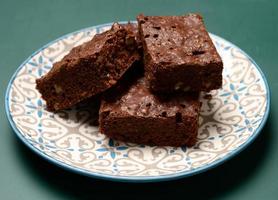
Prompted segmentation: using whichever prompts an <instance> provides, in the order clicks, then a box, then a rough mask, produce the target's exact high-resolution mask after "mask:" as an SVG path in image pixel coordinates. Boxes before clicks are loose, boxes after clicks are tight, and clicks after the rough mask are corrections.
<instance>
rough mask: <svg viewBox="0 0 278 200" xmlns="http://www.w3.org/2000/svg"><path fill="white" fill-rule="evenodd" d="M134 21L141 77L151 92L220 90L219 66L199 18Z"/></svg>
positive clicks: (144, 17) (145, 18)
mask: <svg viewBox="0 0 278 200" xmlns="http://www.w3.org/2000/svg"><path fill="white" fill-rule="evenodd" d="M137 21H138V24H139V34H140V38H141V40H142V43H143V49H144V63H145V71H146V72H145V76H146V77H147V80H148V81H149V82H150V86H151V89H152V90H153V91H155V92H160V93H170V92H174V91H176V90H181V91H206V92H208V91H210V90H213V89H219V88H221V86H222V69H223V63H222V60H221V58H220V56H219V54H218V53H217V51H216V48H215V47H214V45H213V43H212V40H211V38H210V37H209V34H208V32H207V31H206V28H205V25H204V22H203V19H202V17H201V16H200V15H198V14H189V15H185V16H144V15H139V16H138V17H137Z"/></svg>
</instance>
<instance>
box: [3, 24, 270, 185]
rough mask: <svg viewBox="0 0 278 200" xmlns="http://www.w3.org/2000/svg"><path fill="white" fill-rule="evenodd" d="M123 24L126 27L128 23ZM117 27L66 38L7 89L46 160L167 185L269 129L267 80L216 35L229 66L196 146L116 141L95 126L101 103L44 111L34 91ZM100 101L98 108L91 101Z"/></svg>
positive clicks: (23, 134)
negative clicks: (66, 60)
mask: <svg viewBox="0 0 278 200" xmlns="http://www.w3.org/2000/svg"><path fill="white" fill-rule="evenodd" d="M123 23H124V22H123ZM110 27H111V23H110V24H103V25H99V26H94V27H90V28H86V29H83V30H80V31H77V32H74V33H70V34H68V35H66V36H63V37H61V38H59V39H57V40H55V41H53V42H50V43H49V44H47V45H46V46H44V47H42V48H41V49H39V50H38V51H36V52H35V53H34V54H33V55H31V56H30V57H29V58H28V59H27V60H26V61H25V62H23V64H22V65H21V66H20V67H19V68H18V70H17V71H16V72H15V73H14V75H13V77H12V78H11V80H10V83H9V85H8V88H7V92H6V112H7V116H8V119H9V122H10V124H11V126H12V128H13V129H14V131H15V133H16V134H17V136H18V137H19V138H20V139H21V140H22V141H23V142H24V143H25V144H26V145H27V146H28V147H30V148H31V149H32V150H34V152H36V153H37V154H38V155H40V156H42V157H43V158H45V159H47V160H48V161H51V162H52V163H55V164H57V165H58V166H61V167H63V168H65V169H69V170H71V171H74V172H77V173H80V174H83V175H87V176H91V177H96V178H102V179H108V180H117V181H134V182H147V181H162V180H170V179H175V178H181V177H186V176H189V175H193V174H196V173H200V172H202V171H205V170H208V169H210V168H212V167H215V166H217V165H219V164H220V163H223V162H224V161H226V160H227V159H229V158H231V157H232V156H234V155H236V154H237V153H239V152H240V151H241V150H243V149H244V148H245V147H246V146H248V145H249V144H250V143H251V142H252V141H253V140H254V139H255V138H256V136H257V135H258V134H259V132H260V131H261V129H262V127H263V126H264V124H265V122H266V119H267V116H268V113H269V105H270V98H269V95H270V92H269V87H268V84H267V81H266V79H265V77H264V75H263V73H262V71H261V69H260V68H259V67H258V66H257V65H256V63H255V62H254V61H253V60H252V59H251V58H250V57H249V56H248V55H246V54H245V53H244V52H243V51H242V50H240V49H239V48H238V47H236V46H235V45H233V44H232V43H230V42H228V41H226V40H224V39H222V38H220V37H218V36H216V35H213V34H210V36H211V38H212V40H213V42H214V44H215V46H216V48H217V50H218V52H219V54H220V55H221V57H222V59H223V62H224V71H223V88H222V89H220V90H215V91H212V92H211V93H210V94H211V97H212V98H202V99H201V101H202V109H201V116H200V120H199V122H200V126H199V134H198V142H197V144H196V145H195V146H194V147H191V148H186V147H180V148H176V147H157V146H144V145H136V144H129V143H122V142H118V141H113V140H111V139H109V138H107V137H105V136H104V135H102V134H100V133H99V132H98V127H96V126H94V125H93V124H94V123H93V121H95V120H96V118H95V116H96V115H95V114H96V113H97V110H96V109H93V108H94V105H88V104H83V105H79V106H78V107H75V108H73V109H71V110H66V111H61V112H58V113H56V114H53V113H51V112H48V111H46V110H45V102H44V101H43V100H42V99H41V98H40V94H39V93H38V91H37V90H36V89H35V86H36V84H35V80H36V78H39V77H41V76H42V75H43V74H45V73H46V72H47V71H48V70H49V69H50V68H51V66H52V64H53V63H54V62H56V61H58V60H60V59H61V58H62V57H63V56H64V55H65V54H67V53H68V52H69V50H70V49H72V48H73V47H74V46H77V45H80V44H81V43H83V42H85V41H88V40H90V39H91V38H92V36H93V35H94V34H96V33H99V32H102V31H104V30H107V29H109V28H110ZM92 104H94V103H92Z"/></svg>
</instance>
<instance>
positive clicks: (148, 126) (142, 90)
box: [99, 77, 200, 147]
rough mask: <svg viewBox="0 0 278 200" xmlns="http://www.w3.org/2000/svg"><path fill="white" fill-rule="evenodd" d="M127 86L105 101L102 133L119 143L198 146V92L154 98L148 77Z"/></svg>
mask: <svg viewBox="0 0 278 200" xmlns="http://www.w3.org/2000/svg"><path fill="white" fill-rule="evenodd" d="M133 80H134V79H133ZM123 85H124V87H120V86H119V87H118V88H116V89H115V90H113V93H110V94H109V95H108V94H106V95H105V96H104V98H103V99H102V101H101V106H100V111H99V127H100V132H101V133H103V134H105V135H107V136H108V137H110V138H112V139H116V140H119V141H124V142H131V143H137V144H146V145H157V146H177V147H178V146H182V145H187V146H192V145H194V144H195V143H196V138H197V132H198V117H199V111H200V102H199V100H198V96H199V94H198V93H190V92H188V93H184V94H179V95H172V96H171V97H169V96H168V97H167V96H161V95H160V96H158V95H154V94H153V93H152V92H151V91H150V89H149V86H148V82H147V81H146V80H145V78H144V77H140V78H137V79H135V80H134V81H133V82H132V83H131V84H130V85H128V86H127V84H126V83H125V84H123Z"/></svg>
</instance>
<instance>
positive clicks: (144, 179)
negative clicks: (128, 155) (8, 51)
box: [5, 21, 270, 182]
mask: <svg viewBox="0 0 278 200" xmlns="http://www.w3.org/2000/svg"><path fill="white" fill-rule="evenodd" d="M119 23H121V24H125V23H127V21H120V22H119ZM135 23H136V22H135ZM112 24H113V23H105V24H100V25H96V26H91V27H87V28H83V29H80V30H77V31H74V32H71V33H68V34H65V35H63V36H61V37H58V38H57V39H55V40H53V41H51V42H49V43H47V44H46V45H44V46H43V47H41V48H39V49H38V50H37V51H35V52H34V53H32V54H31V55H30V56H29V57H28V58H27V59H26V60H25V61H24V62H23V63H22V64H21V65H20V66H19V67H18V68H17V70H16V71H15V72H14V74H13V75H12V77H11V79H10V81H9V83H8V86H7V89H6V93H5V110H6V116H7V119H8V121H9V123H10V125H11V127H12V129H13V131H14V132H15V133H16V135H17V137H18V138H19V139H20V140H21V141H22V142H23V143H24V144H25V145H26V146H28V147H29V148H30V149H31V150H32V151H33V152H35V153H36V154H37V155H39V156H41V157H43V158H44V159H45V160H47V161H48V162H50V163H53V164H55V165H57V166H59V167H61V168H63V169H66V170H68V171H72V172H75V173H78V174H80V175H85V176H87V177H92V178H98V179H104V180H110V181H121V182H159V181H169V180H174V179H180V178H185V177H188V176H193V175H195V174H199V173H202V172H205V171H207V170H209V169H212V168H214V167H217V166H218V165H221V164H222V163H224V162H225V161H227V160H229V159H231V158H233V157H234V156H236V155H237V154H238V153H240V152H241V151H242V150H244V149H245V148H246V147H247V146H249V145H250V144H251V143H252V142H253V141H254V140H255V139H256V137H257V136H258V135H259V133H260V132H261V130H262V129H263V127H264V125H265V123H266V121H267V118H268V116H269V110H270V89H269V85H268V82H267V79H266V77H265V75H264V73H263V72H262V70H261V68H260V67H259V66H258V65H257V63H256V62H255V61H254V60H253V59H252V58H251V57H250V56H249V55H248V54H246V53H245V52H244V51H243V50H242V49H240V48H239V47H238V46H236V45H235V44H233V43H231V42H229V41H228V40H226V39H224V38H222V37H219V36H217V35H214V34H212V33H210V35H212V36H213V37H215V38H219V39H222V40H223V41H225V42H227V43H229V44H230V45H231V46H232V47H235V48H237V49H239V50H240V51H241V52H242V53H243V54H244V55H245V56H246V57H247V58H248V59H249V60H250V61H251V62H252V63H253V64H254V66H255V67H256V68H257V70H258V71H259V73H260V75H261V76H262V78H263V82H264V84H265V87H266V110H265V113H264V116H263V118H262V120H261V123H260V125H259V126H258V128H257V129H256V130H255V131H254V133H253V134H252V135H251V137H249V139H248V140H247V141H246V142H244V143H243V144H242V145H240V146H239V147H238V148H236V149H235V150H233V151H231V152H230V153H228V154H227V155H225V156H224V157H222V158H220V159H218V160H216V161H214V162H212V163H209V164H206V165H204V166H202V167H198V168H196V169H192V170H189V171H184V172H178V173H175V174H170V175H159V176H148V177H134V176H116V175H108V174H102V173H97V172H91V171H88V170H84V169H79V168H76V167H74V166H72V165H69V164H66V163H63V162H61V161H59V160H57V159H55V158H53V157H51V156H49V155H47V154H45V153H44V152H42V151H41V150H39V149H37V148H36V147H34V146H33V145H31V144H30V143H29V142H28V140H27V139H26V138H25V137H24V136H23V135H22V134H21V133H20V131H19V130H18V128H17V126H16V123H15V122H14V121H13V119H12V116H11V113H10V111H9V103H10V102H9V94H10V89H11V85H12V83H13V81H14V79H15V78H16V76H17V74H18V72H19V71H20V69H21V68H22V67H23V66H24V65H25V64H26V63H27V62H28V61H29V60H30V59H31V58H32V57H34V56H35V55H36V54H37V53H39V52H41V51H42V50H44V49H45V48H47V47H48V46H50V45H52V44H53V43H55V42H57V41H59V40H61V39H63V38H65V37H68V36H70V35H72V34H76V33H79V32H85V31H86V30H91V29H99V28H102V27H105V26H111V25H112Z"/></svg>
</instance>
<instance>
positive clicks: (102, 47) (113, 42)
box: [36, 23, 140, 111]
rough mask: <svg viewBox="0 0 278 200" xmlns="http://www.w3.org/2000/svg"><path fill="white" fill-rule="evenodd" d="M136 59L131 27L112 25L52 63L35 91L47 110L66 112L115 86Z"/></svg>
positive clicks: (138, 56)
mask: <svg viewBox="0 0 278 200" xmlns="http://www.w3.org/2000/svg"><path fill="white" fill-rule="evenodd" d="M139 59H140V55H139V53H138V49H137V44H136V34H135V33H134V27H133V26H131V25H125V26H122V25H119V24H117V23H115V24H114V25H113V26H112V28H111V29H110V30H108V31H106V32H103V33H101V34H97V35H95V36H94V37H93V39H92V40H91V41H89V42H86V43H84V44H82V45H80V46H78V47H75V48H73V49H72V50H71V51H70V53H69V54H68V55H66V56H65V57H64V58H63V59H62V60H61V61H59V62H57V63H55V64H54V66H53V68H52V69H51V70H50V71H49V72H48V73H47V74H46V75H45V76H43V77H41V78H39V79H37V80H36V83H37V89H38V90H39V92H40V93H41V94H42V98H43V99H44V100H45V101H46V103H47V108H48V110H50V111H56V110H60V109H66V108H69V107H71V106H73V105H75V104H76V103H78V102H80V101H81V100H83V99H86V98H89V97H91V96H94V95H96V94H99V93H101V92H103V91H105V90H107V89H108V88H110V87H111V86H113V85H115V84H116V83H117V81H118V80H119V79H120V78H121V77H122V75H123V74H124V73H125V71H126V70H127V69H128V68H129V67H130V66H131V65H132V64H133V63H134V62H135V61H136V60H139Z"/></svg>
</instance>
